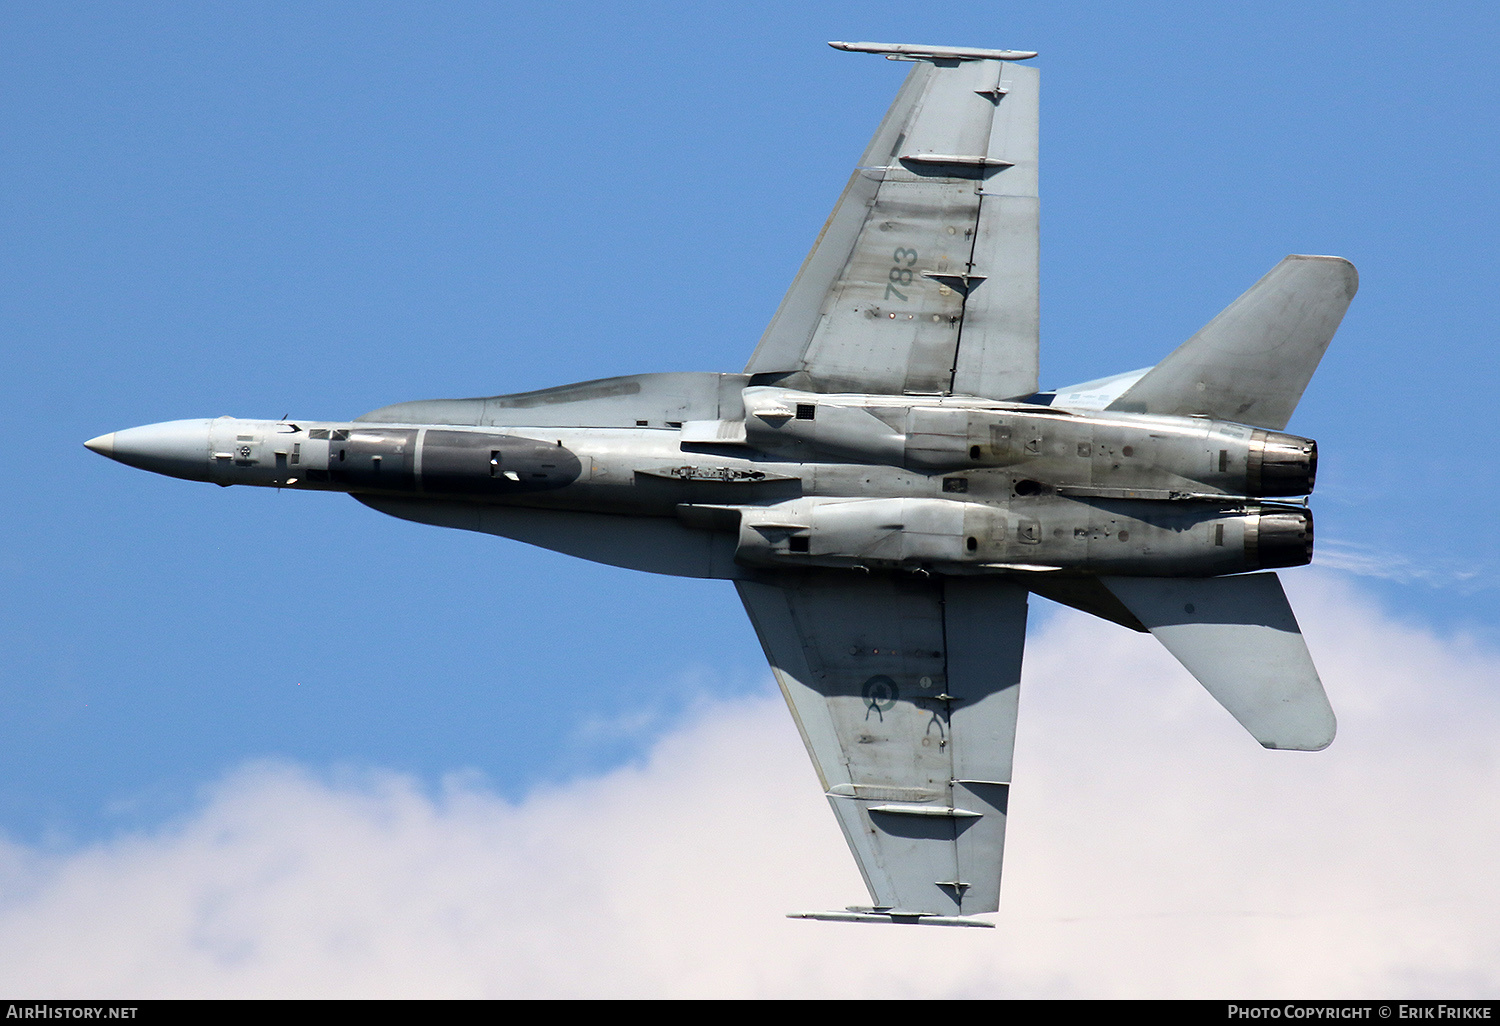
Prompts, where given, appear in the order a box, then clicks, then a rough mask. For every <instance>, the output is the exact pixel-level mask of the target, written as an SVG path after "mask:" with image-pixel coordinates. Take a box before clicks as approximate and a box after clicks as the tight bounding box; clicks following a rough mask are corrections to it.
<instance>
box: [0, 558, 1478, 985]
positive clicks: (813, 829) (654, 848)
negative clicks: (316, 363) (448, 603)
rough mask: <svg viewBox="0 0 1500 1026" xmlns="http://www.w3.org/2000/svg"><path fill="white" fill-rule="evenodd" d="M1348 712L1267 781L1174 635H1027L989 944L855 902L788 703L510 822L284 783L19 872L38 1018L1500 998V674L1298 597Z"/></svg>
mask: <svg viewBox="0 0 1500 1026" xmlns="http://www.w3.org/2000/svg"><path fill="white" fill-rule="evenodd" d="M1288 577H1289V581H1288V584H1289V586H1290V587H1291V588H1292V590H1293V592H1294V593H1293V599H1294V602H1295V604H1296V605H1297V608H1298V610H1299V613H1300V615H1301V619H1302V621H1303V625H1304V629H1305V631H1306V633H1307V635H1308V637H1309V642H1310V644H1311V646H1312V648H1313V654H1314V657H1315V658H1316V659H1317V661H1318V665H1319V668H1320V670H1321V672H1322V674H1323V677H1324V680H1325V683H1326V685H1327V688H1328V691H1329V694H1330V697H1331V698H1332V701H1333V704H1334V707H1335V709H1336V710H1337V711H1338V713H1339V718H1340V734H1339V738H1338V740H1336V741H1335V742H1334V745H1333V747H1332V748H1330V749H1329V750H1328V751H1326V752H1322V753H1317V754H1304V753H1293V752H1267V751H1264V750H1262V749H1261V748H1260V747H1259V746H1258V745H1256V744H1255V743H1254V742H1253V741H1252V740H1251V739H1250V738H1249V737H1248V735H1246V734H1244V732H1243V731H1242V730H1241V729H1240V728H1239V727H1238V725H1236V724H1235V723H1234V722H1233V721H1232V720H1231V719H1230V718H1229V716H1228V714H1226V713H1224V712H1223V711H1222V710H1220V709H1219V708H1218V707H1217V706H1216V705H1215V704H1214V703H1213V702H1212V700H1211V699H1209V698H1208V696H1207V695H1206V694H1205V693H1203V692H1202V690H1201V689H1200V688H1199V687H1198V686H1197V685H1196V684H1195V683H1193V682H1192V681H1191V679H1190V678H1188V677H1187V676H1186V674H1185V673H1183V671H1181V670H1180V669H1179V668H1178V667H1177V665H1176V664H1175V663H1174V662H1173V661H1172V660H1171V658H1170V657H1169V656H1167V655H1166V654H1165V652H1163V651H1161V650H1160V649H1159V647H1158V646H1157V645H1156V643H1155V642H1154V641H1153V640H1152V639H1150V638H1149V637H1140V636H1136V635H1132V634H1130V633H1129V632H1126V631H1124V630H1122V629H1120V628H1118V627H1114V626H1112V625H1109V624H1105V623H1102V622H1096V621H1091V620H1089V619H1088V618H1086V617H1082V616H1080V615H1075V614H1072V613H1070V612H1065V613H1060V614H1058V615H1056V616H1055V617H1053V618H1051V619H1050V620H1049V621H1048V622H1047V623H1046V624H1045V625H1043V626H1042V627H1041V629H1039V630H1034V631H1033V636H1032V640H1031V645H1030V648H1029V651H1028V654H1027V666H1026V675H1025V679H1024V682H1023V685H1022V686H1023V692H1022V714H1023V719H1022V724H1021V732H1020V736H1019V739H1018V746H1017V760H1016V781H1017V783H1016V786H1015V789H1014V794H1013V797H1012V805H1011V820H1010V837H1009V840H1008V845H1007V858H1006V871H1005V881H1004V885H1003V890H1002V902H1003V906H1004V907H1003V910H1002V912H1001V913H1000V915H999V916H998V917H997V920H996V921H997V923H998V927H999V928H998V929H996V930H944V929H939V928H918V927H910V928H900V927H881V926H869V925H857V924H831V923H813V922H805V921H796V920H787V919H784V918H782V915H783V913H785V912H789V911H795V910H801V909H813V908H828V907H838V906H841V905H843V904H849V903H857V902H861V901H864V900H866V896H865V894H864V889H863V886H862V885H861V883H860V880H859V876H858V873H857V872H856V871H855V869H854V867H853V863H852V860H851V859H850V857H849V855H848V853H847V851H846V850H845V848H844V843H843V839H842V838H841V837H840V835H839V833H838V830H837V827H836V826H835V824H834V822H833V818H832V815H831V813H830V812H829V811H828V809H827V807H826V805H825V804H824V801H823V799H822V797H821V796H820V795H819V794H818V790H817V784H816V778H815V777H814V774H813V772H812V769H811V766H810V765H809V763H808V760H807V757H806V755H805V753H804V752H803V751H802V749H801V745H800V742H799V741H798V739H797V735H796V731H795V729H794V728H793V727H792V724H791V722H790V720H789V717H788V716H787V713H786V711H785V709H784V708H783V707H782V706H781V702H780V698H779V696H776V695H773V694H768V695H767V696H765V697H763V698H760V699H754V700H749V701H741V702H734V703H722V704H718V705H710V706H707V707H705V708H704V709H702V710H701V711H700V712H699V713H698V714H697V715H696V717H695V718H693V719H691V720H690V721H689V722H687V723H686V724H685V725H683V726H681V727H679V728H678V729H676V730H674V732H672V733H671V734H669V735H668V736H666V737H664V738H663V739H662V740H660V741H659V742H658V743H657V744H656V745H655V746H654V748H653V749H652V750H651V752H650V755H649V757H648V758H647V759H646V760H645V761H644V762H642V763H641V764H639V765H634V766H630V767H627V768H623V769H619V770H616V771H613V772H610V773H608V774H605V775H602V776H598V777H594V778H590V779H584V780H580V781H576V782H574V783H571V784H569V785H567V786H563V787H558V788H555V789H551V790H543V791H538V792H536V793H534V794H532V795H530V796H528V797H527V798H526V799H525V800H523V801H520V802H518V803H508V802H506V801H505V800H503V799H501V798H499V797H497V796H496V795H495V794H494V793H493V792H492V791H491V790H489V789H488V788H487V787H486V786H485V784H484V782H483V781H481V780H478V779H474V778H469V777H464V776H462V775H456V776H454V777H452V778H450V779H448V780H446V781H443V782H442V783H441V784H440V785H439V786H437V787H435V788H433V787H425V786H423V785H422V784H420V783H419V782H417V781H414V780H412V779H410V778H407V777H404V776H401V775H398V774H393V773H387V772H381V771H376V770H368V771H342V772H331V773H330V772H321V771H316V770H313V769H310V768H307V767H303V766H297V765H290V764H283V763H264V764H258V765H251V766H245V767H242V768H241V769H239V770H238V771H236V772H234V773H232V774H230V775H229V776H228V777H227V778H225V779H224V780H222V781H220V782H219V783H217V784H216V785H214V786H213V787H212V788H211V789H209V790H208V791H207V792H206V794H205V798H204V801H203V804H202V806H201V808H200V809H199V810H198V811H197V812H196V813H195V814H194V815H192V816H191V817H189V818H187V819H185V820H182V821H180V822H176V823H173V824H169V825H165V826H162V827H159V828H157V829H155V830H153V831H150V832H147V833H139V834H132V835H128V836H121V837H118V838H116V839H114V840H112V841H110V842H107V843H103V844H99V845H96V846H93V847H90V848H87V849H85V850H81V851H77V852H73V853H68V854H63V855H48V854H44V853H42V852H40V851H37V850H33V849H30V848H27V847H26V846H23V845H17V844H8V843H7V844H0V989H3V990H4V991H5V992H7V993H11V994H18V995H19V994H24V995H25V996H27V997H32V996H36V997H42V996H57V997H89V996H97V997H106V996H107V997H150V996H184V997H185V996H221V995H237V996H286V997H293V996H360V997H380V996H393V997H394V996H414V997H416V996H454V997H487V996H488V997H559V996H570V997H586V996H587V997H602V996H610V997H646V996H673V997H692V996H724V997H782V996H850V997H918V996H1020V997H1035V996H1082V997H1105V996H1119V997H1147V996H1193V997H1231V996H1233V997H1241V998H1246V997H1288V996H1307V997H1313V996H1317V997H1341V996H1348V997H1379V996H1390V997H1399V996H1405V997H1418V996H1444V997H1493V996H1495V995H1496V993H1497V992H1500V928H1497V927H1500V875H1497V874H1496V873H1495V872H1494V870H1493V866H1492V862H1493V858H1494V854H1493V853H1494V852H1495V851H1497V850H1500V802H1497V800H1496V796H1497V795H1500V653H1496V652H1494V651H1489V650H1485V649H1482V648H1480V647H1478V646H1476V645H1473V644H1471V643H1468V642H1465V641H1464V640H1463V639H1455V638H1439V637H1436V636H1433V635H1432V634H1430V633H1426V632H1423V631H1421V630H1418V629H1415V628H1412V627H1409V626H1406V625H1403V624H1402V623H1400V622H1398V621H1397V620H1394V619H1393V618H1391V617H1390V616H1389V615H1387V614H1385V613H1383V612H1381V611H1380V610H1378V609H1376V608H1374V607H1373V606H1371V605H1369V604H1368V603H1366V602H1365V601H1364V600H1363V599H1362V598H1361V596H1360V594H1359V593H1358V592H1357V591H1355V590H1351V589H1350V588H1349V587H1348V586H1347V584H1346V583H1343V582H1342V581H1341V579H1339V578H1336V577H1333V576H1332V575H1329V574H1326V573H1321V574H1320V573H1317V572H1312V573H1307V574H1303V575H1288Z"/></svg>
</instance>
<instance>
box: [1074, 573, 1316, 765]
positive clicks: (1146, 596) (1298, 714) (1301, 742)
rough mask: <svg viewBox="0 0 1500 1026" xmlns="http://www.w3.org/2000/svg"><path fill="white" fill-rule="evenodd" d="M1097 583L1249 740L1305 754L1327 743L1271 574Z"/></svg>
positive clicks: (1303, 653)
mask: <svg viewBox="0 0 1500 1026" xmlns="http://www.w3.org/2000/svg"><path fill="white" fill-rule="evenodd" d="M1100 580H1102V581H1103V582H1104V584H1105V585H1106V586H1107V587H1108V588H1109V590H1110V591H1112V592H1114V593H1115V595H1117V596H1118V597H1119V599H1120V601H1121V602H1123V603H1125V605H1126V606H1128V607H1129V609H1130V611H1131V612H1132V613H1134V614H1135V615H1136V617H1137V618H1139V619H1140V621H1141V622H1142V623H1143V624H1145V625H1146V627H1147V628H1149V629H1150V631H1151V633H1152V634H1154V635H1156V637H1157V640H1159V641H1160V642H1161V643H1162V644H1163V645H1165V646H1166V647H1167V651H1169V652H1171V653H1172V654H1173V655H1174V656H1176V657H1177V659H1178V661H1179V662H1181V663H1182V665H1183V666H1185V667H1187V670H1188V672H1189V673H1191V674H1192V675H1193V676H1194V677H1197V678H1198V680H1199V682H1200V683H1201V684H1202V685H1203V686H1204V687H1205V688H1207V689H1208V693H1209V694H1211V695H1213V696H1214V698H1216V699H1218V700H1219V703H1220V704H1221V705H1223V706H1224V708H1226V709H1228V710H1229V712H1230V715H1232V716H1233V717H1234V718H1235V719H1237V720H1239V721H1240V724H1241V725H1242V726H1243V727H1244V728H1245V729H1246V730H1248V731H1249V732H1250V733H1251V735H1253V736H1254V738H1255V740H1257V741H1259V742H1260V743H1261V744H1263V745H1265V746H1266V747H1267V748H1290V749H1294V750H1297V751H1304V752H1316V751H1319V750H1321V749H1324V748H1327V747H1328V746H1329V744H1331V743H1332V741H1333V734H1334V729H1335V723H1334V717H1333V709H1332V707H1331V706H1329V704H1328V696H1327V695H1326V694H1325V693H1324V692H1323V683H1322V681H1320V680H1319V679H1318V671H1317V670H1316V669H1314V668H1313V663H1312V657H1311V656H1310V655H1309V654H1308V651H1307V643H1306V642H1305V641H1303V640H1302V631H1301V629H1300V628H1299V627H1298V626H1297V618H1296V616H1294V615H1293V614H1292V607H1291V606H1290V605H1289V604H1288V603H1287V600H1286V593H1285V592H1284V591H1282V590H1281V581H1280V580H1279V579H1277V577H1276V575H1275V574H1273V573H1266V574H1247V575H1243V576H1239V577H1214V578H1208V579H1194V578H1173V577H1102V578H1100Z"/></svg>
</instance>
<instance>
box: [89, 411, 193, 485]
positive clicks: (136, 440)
mask: <svg viewBox="0 0 1500 1026" xmlns="http://www.w3.org/2000/svg"><path fill="white" fill-rule="evenodd" d="M212 424H213V421H211V420H172V421H167V422H166V423H163V424H147V425H146V426H145V427H137V428H127V429H126V430H124V431H112V432H110V433H109V434H107V435H100V436H99V437H98V438H90V439H89V440H88V441H87V442H84V443H83V444H84V445H85V446H86V447H87V448H89V449H90V450H92V451H93V452H97V453H98V454H99V455H100V456H108V457H109V458H110V459H112V460H116V461H118V462H120V463H124V464H126V465H127V466H132V467H139V468H140V469H142V470H150V471H153V472H155V473H157V474H166V475H167V476H168V477H182V478H186V479H188V480H189V481H207V480H209V468H210V466H211V465H212V463H213V458H212V455H213V454H212V451H211V446H210V444H209V428H210V426H211V425H212Z"/></svg>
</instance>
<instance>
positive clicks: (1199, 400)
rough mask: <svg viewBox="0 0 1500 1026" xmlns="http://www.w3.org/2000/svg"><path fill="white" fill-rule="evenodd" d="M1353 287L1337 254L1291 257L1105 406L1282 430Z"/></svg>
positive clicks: (1353, 277)
mask: <svg viewBox="0 0 1500 1026" xmlns="http://www.w3.org/2000/svg"><path fill="white" fill-rule="evenodd" d="M1358 290H1359V273H1358V272H1357V271H1355V269H1354V265H1353V264H1351V263H1350V262H1349V261H1347V260H1345V259H1344V258H1343V257H1332V256H1289V257H1287V258H1286V259H1284V260H1283V261H1281V263H1279V264H1277V265H1276V266H1275V267H1273V268H1271V270H1270V272H1269V273H1268V274H1267V275H1266V276H1265V277H1264V278H1262V279H1261V280H1260V281H1258V282H1256V283H1255V284H1254V285H1252V286H1251V287H1250V290H1249V291H1248V292H1246V293H1245V294H1244V295H1243V296H1241V297H1240V298H1239V299H1236V300H1235V301H1234V302H1233V303H1230V304H1229V305H1228V306H1227V307H1225V308H1224V310H1223V312H1222V313H1220V314H1219V316H1217V317H1215V318H1214V319H1213V320H1211V321H1209V322H1208V323H1207V324H1206V325H1204V326H1203V328H1202V329H1201V330H1200V331H1199V332H1198V334H1196V335H1194V336H1193V337H1192V338H1190V339H1188V340H1187V341H1186V342H1184V343H1183V344H1182V345H1180V346H1178V347H1177V349H1176V350H1174V351H1173V352H1172V354H1171V355H1170V356H1168V357H1167V358H1166V359H1165V360H1163V361H1162V362H1161V363H1159V364H1157V365H1156V366H1155V367H1154V368H1152V369H1151V371H1150V372H1149V373H1148V374H1146V376H1145V377H1143V378H1141V380H1140V381H1138V382H1136V383H1135V384H1134V385H1132V386H1131V387H1130V389H1129V390H1127V391H1126V392H1125V394H1124V395H1122V396H1120V398H1118V399H1116V400H1115V401H1114V402H1113V403H1111V404H1110V405H1109V407H1108V408H1109V409H1111V410H1122V411H1125V412H1130V413H1158V414H1166V415H1175V416H1192V415H1194V414H1203V415H1205V416H1209V417H1214V418H1217V419H1219V420H1232V421H1236V422H1237V423H1240V424H1253V425H1255V426H1256V427H1263V428H1271V429H1273V430H1276V431H1280V430H1281V429H1282V428H1284V427H1286V422H1287V421H1288V420H1290V419H1291V416H1292V411H1293V410H1295V409H1296V408H1297V403H1298V402H1299V401H1300V400H1301V399H1302V393H1303V391H1305V390H1306V388H1307V383H1308V382H1309V381H1310V380H1312V376H1313V371H1315V370H1317V369H1318V361H1320V360H1322V359H1323V353H1324V352H1325V351H1326V350H1327V349H1328V343H1329V342H1330V341H1331V340H1332V339H1333V333H1334V332H1335V331H1337V330H1338V327H1339V323H1340V322H1341V321H1343V319H1344V312H1345V311H1346V310H1348V309H1349V302H1350V300H1352V299H1353V298H1354V293H1355V292H1356V291H1358Z"/></svg>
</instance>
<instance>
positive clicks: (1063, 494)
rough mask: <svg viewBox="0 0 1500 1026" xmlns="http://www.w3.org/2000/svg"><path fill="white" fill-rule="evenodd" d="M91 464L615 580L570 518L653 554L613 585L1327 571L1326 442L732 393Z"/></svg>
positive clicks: (426, 412)
mask: <svg viewBox="0 0 1500 1026" xmlns="http://www.w3.org/2000/svg"><path fill="white" fill-rule="evenodd" d="M90 447H91V448H95V449H96V450H97V451H101V452H104V453H105V454H106V455H110V456H112V457H113V458H115V459H118V460H120V461H121V462H126V463H130V464H132V465H135V466H140V467H143V468H144V469H149V470H156V471H158V472H161V473H166V474H170V475H172V476H175V477H185V478H190V479H195V480H204V481H212V482H214V483H216V484H221V485H230V484H248V485H262V486H269V487H278V488H292V489H306V490H333V491H344V492H349V493H352V494H354V495H355V496H356V497H357V498H359V499H360V500H361V501H363V502H365V503H366V504H367V505H370V506H373V507H374V508H376V509H380V510H382V511H384V512H388V513H392V514H394V515H397V516H402V517H406V518H408V519H413V520H420V521H425V522H429V523H437V524H443V525H445V526H453V527H464V528H468V529H471V530H480V531H487V532H490V533H496V534H505V535H509V536H512V537H521V538H523V539H524V540H527V541H533V542H535V543H537V544H543V545H548V546H549V547H554V548H559V549H562V550H563V551H570V552H573V553H574V554H578V555H585V556H589V557H590V558H601V557H600V556H598V555H594V554H592V553H590V552H589V551H587V546H586V545H584V547H583V548H582V549H580V547H579V545H578V544H552V543H550V542H549V541H548V540H547V538H546V537H545V535H546V534H547V532H546V531H542V532H541V534H540V535H538V533H537V529H536V525H537V523H538V522H540V521H542V520H546V519H549V518H548V514H551V515H552V516H551V519H553V520H558V519H559V518H558V517H557V515H558V514H572V515H573V520H572V524H573V527H574V528H576V529H578V530H583V531H589V530H596V531H597V530H604V531H608V532H609V533H611V534H613V535H616V536H618V537H620V538H627V539H628V538H631V537H634V538H635V541H634V542H630V543H627V548H632V549H634V550H636V551H631V552H622V553H619V554H618V555H617V556H613V557H611V556H605V557H602V558H603V559H604V561H607V562H614V563H618V564H620V565H626V566H635V567H638V568H641V569H652V570H658V571H659V572H665V573H682V574H687V575H691V576H712V577H743V576H746V575H747V574H752V575H753V573H754V570H755V569H756V568H770V567H787V566H797V565H802V566H826V567H847V568H860V569H865V570H876V569H904V570H912V571H917V572H930V573H946V574H975V573H1026V574H1032V573H1048V574H1063V575H1067V574H1070V573H1089V574H1116V575H1132V574H1142V575H1150V576H1163V575H1169V576H1170V575H1180V576H1194V577H1204V576H1215V575H1220V574H1232V573H1239V572H1244V571H1251V570H1258V569H1264V568H1269V567H1281V566H1295V565H1300V564H1303V563H1306V562H1308V561H1309V560H1310V559H1311V554H1312V520H1311V516H1310V514H1309V513H1308V511H1307V510H1306V508H1305V506H1303V505H1300V504H1296V503H1290V502H1288V501H1286V500H1287V498H1288V497H1291V496H1301V495H1306V494H1308V493H1309V492H1311V491H1312V487H1313V483H1314V473H1315V470H1316V448H1315V446H1314V445H1313V443H1312V442H1310V441H1308V440H1306V439H1301V438H1297V437H1295V436H1291V435H1284V434H1279V433H1275V432H1267V431H1264V430H1260V429H1256V428H1251V427H1247V426H1244V425H1239V424H1232V423H1226V422H1223V421H1213V420H1209V419H1207V418H1203V417H1163V416H1151V415H1145V414H1133V413H1121V412H1114V411H1097V410H1063V409H1056V408H1053V407H1050V406H1045V405H1038V404H1036V403H1028V402H995V401H992V400H979V399H970V398H964V397H957V396H936V395H931V396H928V395H903V396H889V395H854V394H848V395H827V394H814V393H806V392H798V391H795V390H790V389H784V388H778V387H775V386H774V385H763V384H758V383H756V382H755V381H753V380H752V379H750V378H748V377H747V376H745V375H734V374H661V375H636V376H632V377H627V378H613V379H607V380H604V381H597V382H586V383H583V384H580V385H570V386H564V387H562V388H558V389H548V390H545V391H543V392H536V393H526V394H523V395H517V396H500V397H495V398H490V399H466V400H437V401H428V402H415V403H403V404H399V405H396V406H390V407H385V408H383V409H380V410H377V411H374V412H373V413H371V414H367V415H366V416H364V417H361V418H359V419H358V420H356V421H352V422H324V421H264V420H240V419H236V418H232V417H221V418H218V419H215V420H197V421H173V422H170V423H166V424H157V425H151V426H148V427H144V428H135V429H131V430H129V431H123V432H117V433H115V434H114V435H108V436H103V437H102V438H100V439H95V440H93V441H92V442H91V443H90ZM498 509H504V510H508V511H511V512H509V513H507V514H505V515H503V516H498V517H497V516H496V515H493V512H492V511H494V510H498ZM580 518H583V519H580ZM601 518H602V519H601ZM564 519H565V518H564ZM652 522H656V523H652ZM668 524H670V528H668ZM591 525H593V526H591ZM632 526H635V527H638V528H639V529H640V530H638V531H635V532H632V530H631V528H632ZM683 532H687V535H686V537H688V538H691V536H692V535H704V537H702V538H700V539H699V540H700V541H702V542H703V543H705V544H707V545H708V547H709V548H710V549H712V550H714V552H715V553H716V555H715V556H713V557H712V558H709V559H708V560H707V562H703V561H695V560H691V559H690V560H689V561H688V564H682V563H681V560H680V558H679V557H680V553H676V554H674V553H672V552H668V551H665V550H666V549H670V548H672V547H674V546H679V547H680V544H681V541H682V539H683V537H684V534H683ZM653 549H659V550H662V551H658V552H653V551H652V550H653ZM655 556H659V557H661V558H659V559H657V558H653V557H655Z"/></svg>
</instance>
